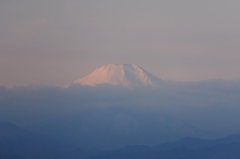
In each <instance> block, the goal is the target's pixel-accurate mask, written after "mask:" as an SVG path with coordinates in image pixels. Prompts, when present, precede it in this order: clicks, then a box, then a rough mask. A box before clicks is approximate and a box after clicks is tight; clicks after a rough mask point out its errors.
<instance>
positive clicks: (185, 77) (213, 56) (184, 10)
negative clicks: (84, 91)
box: [0, 0, 240, 86]
mask: <svg viewBox="0 0 240 159" xmlns="http://www.w3.org/2000/svg"><path fill="white" fill-rule="evenodd" d="M239 15H240V1H237V0H201V1H193V0H91V1H90V0H41V1H33V0H21V1H19V0H11V1H10V0H1V1H0V22H1V26H0V85H4V86H12V85H28V84H48V85H49V84H50V85H52V84H53V85H66V84H68V83H70V82H72V81H74V80H75V79H77V78H79V77H81V76H83V75H86V74H87V73H90V72H91V71H93V69H95V68H96V67H100V66H101V65H104V64H109V63H135V64H137V65H140V66H141V67H143V68H145V69H147V70H148V71H150V72H152V73H154V74H155V75H157V76H159V77H160V78H162V79H163V80H169V79H170V80H177V81H196V80H207V79H216V78H222V79H239V78H240V74H239V73H238V72H239V68H240V62H239V61H240V53H239V50H240V45H239V44H240V20H239Z"/></svg>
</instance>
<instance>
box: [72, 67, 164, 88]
mask: <svg viewBox="0 0 240 159" xmlns="http://www.w3.org/2000/svg"><path fill="white" fill-rule="evenodd" d="M162 82H163V81H162V80H161V79H159V78H158V77H157V76H155V75H153V74H152V73H150V72H148V71H146V70H144V69H142V68H141V67H139V66H137V65H135V64H109V65H104V66H102V67H100V68H98V69H96V70H94V71H93V72H92V73H90V74H88V75H86V76H84V77H82V78H80V79H78V80H76V81H74V83H75V84H81V85H89V86H96V85H98V84H110V85H120V86H124V87H142V86H159V85H160V84H161V83H162Z"/></svg>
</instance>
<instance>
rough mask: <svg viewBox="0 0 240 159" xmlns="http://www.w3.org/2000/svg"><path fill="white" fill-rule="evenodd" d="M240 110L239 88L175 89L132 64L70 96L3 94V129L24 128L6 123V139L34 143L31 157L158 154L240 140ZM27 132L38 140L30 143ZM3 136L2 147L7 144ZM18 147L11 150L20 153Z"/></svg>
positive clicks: (188, 85) (101, 72)
mask: <svg viewBox="0 0 240 159" xmlns="http://www.w3.org/2000/svg"><path fill="white" fill-rule="evenodd" d="M139 88H141V89H139ZM152 88H154V89H152ZM239 103H240V82H239V81H237V80H229V81H225V80H211V81H201V82H174V81H171V82H170V81H163V80H161V79H159V78H158V77H156V76H154V75H153V74H151V73H149V72H147V71H146V70H144V69H142V68H140V67H139V66H136V65H133V64H123V65H115V64H110V65H105V66H103V67H101V68H99V69H96V70H95V71H94V72H93V73H91V74H89V75H87V76H85V77H83V78H80V79H79V80H76V81H75V83H74V84H70V85H69V86H68V87H66V88H63V87H56V86H41V85H29V86H22V87H13V88H6V87H0V121H7V122H8V123H9V122H10V123H14V124H17V125H18V126H14V125H12V124H4V123H5V122H4V123H3V124H2V125H1V124H0V126H2V128H1V129H0V130H2V131H1V132H0V133H4V132H6V133H5V134H12V136H16V137H17V138H16V139H17V142H18V141H21V142H22V143H24V144H25V147H26V149H28V147H32V146H31V145H32V143H33V142H34V143H37V145H39V144H40V146H39V148H41V150H42V151H41V152H39V151H37V150H36V149H35V148H34V146H33V147H32V148H33V149H30V148H29V149H30V150H31V151H32V150H34V151H37V152H38V153H41V154H42V155H43V156H44V155H48V156H49V155H55V158H56V157H57V156H61V153H55V152H56V151H58V149H57V148H56V147H55V146H54V145H58V144H57V143H61V145H62V148H63V149H65V148H64V147H65V146H67V145H68V146H67V147H69V148H70V150H67V151H62V153H64V154H65V155H67V154H69V153H70V152H74V153H75V152H81V154H78V156H81V157H83V156H85V158H86V157H90V156H92V155H93V154H95V153H96V152H99V151H103V150H113V149H119V148H122V147H124V146H126V145H146V146H154V145H158V144H161V143H165V142H170V141H171V142H174V141H177V140H179V139H181V138H183V137H186V136H190V137H195V138H204V139H213V138H217V137H223V136H226V135H230V134H235V133H238V132H240V123H239V121H240V107H239ZM5 125H6V126H7V127H8V128H10V129H8V128H7V129H5ZM25 130H27V131H25ZM26 132H31V133H30V134H33V136H34V138H31V135H30V136H29V137H30V138H28V137H26V135H25V134H28V133H26ZM5 134H3V135H2V139H3V140H5V139H7V137H4V135H5ZM22 134H23V137H22ZM36 134H37V135H36ZM0 137H1V134H0ZM35 137H36V138H35ZM19 138H20V139H19ZM12 139H13V141H11V143H12V144H10V145H9V149H11V148H12V149H14V150H15V149H18V147H16V144H15V143H16V141H15V138H11V140H12ZM38 139H42V141H44V143H41V142H39V140H38ZM46 139H49V141H50V142H51V143H52V144H53V149H51V153H50V152H48V151H47V150H46V149H44V147H45V146H44V145H47V143H48V142H47V141H48V140H46ZM9 141H10V140H9ZM8 143H9V142H8ZM4 144H6V142H4ZM2 147H6V145H3V146H2ZM62 148H61V149H62ZM22 151H24V150H22ZM6 152H9V153H6ZM11 152H15V151H3V152H0V155H1V154H2V155H3V156H19V155H20V156H25V153H26V154H27V153H28V152H27V151H24V152H25V153H24V152H23V153H14V154H12V153H11ZM31 155H32V156H36V154H35V153H33V154H31ZM100 157H101V156H100ZM26 158H27V157H26ZM28 158H29V157H28ZM30 158H31V157H30ZM49 158H51V156H49ZM72 158H73V159H74V158H76V156H75V157H74V156H73V157H72Z"/></svg>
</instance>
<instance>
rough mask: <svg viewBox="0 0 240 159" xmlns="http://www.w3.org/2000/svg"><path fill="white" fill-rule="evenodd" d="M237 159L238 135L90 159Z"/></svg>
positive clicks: (140, 147) (137, 148)
mask: <svg viewBox="0 0 240 159" xmlns="http://www.w3.org/2000/svg"><path fill="white" fill-rule="evenodd" d="M146 158H147V159H237V158H240V134H234V135H230V136H227V137H223V138H218V139H213V140H206V139H198V138H191V137H185V138H183V139H181V140H179V141H177V142H169V143H165V144H161V145H157V146H154V147H148V146H143V145H133V146H126V147H124V148H122V149H119V150H115V151H108V152H102V153H101V154H99V155H98V156H95V157H92V158H91V159H146Z"/></svg>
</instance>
